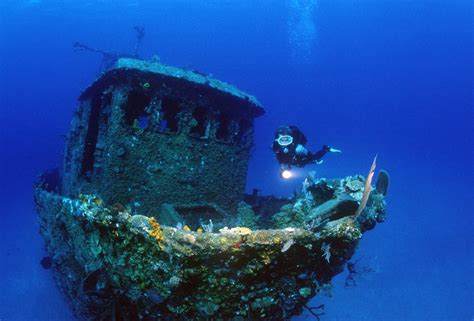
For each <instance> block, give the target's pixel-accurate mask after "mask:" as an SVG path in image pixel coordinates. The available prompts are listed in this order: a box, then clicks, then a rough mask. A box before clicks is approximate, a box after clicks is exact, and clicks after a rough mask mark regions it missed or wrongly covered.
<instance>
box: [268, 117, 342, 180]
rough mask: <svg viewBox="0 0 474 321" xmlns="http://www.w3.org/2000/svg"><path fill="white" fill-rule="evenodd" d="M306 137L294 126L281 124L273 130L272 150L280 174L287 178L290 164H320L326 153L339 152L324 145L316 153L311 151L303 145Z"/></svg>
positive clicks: (299, 165)
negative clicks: (278, 165) (278, 164)
mask: <svg viewBox="0 0 474 321" xmlns="http://www.w3.org/2000/svg"><path fill="white" fill-rule="evenodd" d="M306 142H307V139H306V136H305V135H304V134H303V132H302V131H301V130H300V129H299V128H298V127H296V126H293V125H289V126H282V127H280V128H278V129H277V131H276V132H275V140H274V141H273V145H272V150H273V152H274V153H275V156H276V158H277V160H278V162H279V163H280V171H281V172H280V175H281V176H282V177H283V178H289V177H290V176H291V173H290V172H289V170H290V169H291V166H297V167H304V166H306V165H308V164H321V163H322V162H323V160H322V159H321V158H322V157H323V156H324V155H326V154H327V153H341V151H340V150H338V149H335V148H332V147H329V146H327V145H324V146H323V148H322V149H321V150H319V151H317V152H316V153H311V152H310V151H309V150H308V149H307V148H306V147H305V146H304V145H305V144H306Z"/></svg>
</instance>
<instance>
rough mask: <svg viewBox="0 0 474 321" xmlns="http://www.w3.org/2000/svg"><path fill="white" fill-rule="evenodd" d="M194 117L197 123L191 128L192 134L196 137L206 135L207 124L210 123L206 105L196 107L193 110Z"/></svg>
mask: <svg viewBox="0 0 474 321" xmlns="http://www.w3.org/2000/svg"><path fill="white" fill-rule="evenodd" d="M193 119H194V120H196V125H195V126H194V127H192V128H191V132H190V133H191V135H193V136H196V137H205V136H206V125H207V123H208V119H207V109H206V108H204V107H198V108H196V109H195V110H194V112H193Z"/></svg>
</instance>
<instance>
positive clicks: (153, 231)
mask: <svg viewBox="0 0 474 321" xmlns="http://www.w3.org/2000/svg"><path fill="white" fill-rule="evenodd" d="M148 223H149V224H150V235H151V236H153V237H154V238H155V239H156V240H157V241H163V240H164V236H163V231H162V230H161V226H160V224H158V222H157V221H156V220H155V218H153V217H150V218H148Z"/></svg>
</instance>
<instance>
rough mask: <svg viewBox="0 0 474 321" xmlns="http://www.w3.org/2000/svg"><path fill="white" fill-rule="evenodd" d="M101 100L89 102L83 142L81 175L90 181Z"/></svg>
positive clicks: (94, 99) (98, 97) (98, 98)
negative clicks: (89, 107)
mask: <svg viewBox="0 0 474 321" xmlns="http://www.w3.org/2000/svg"><path fill="white" fill-rule="evenodd" d="M101 105H102V99H101V97H100V96H97V97H95V98H93V99H92V101H91V110H90V115H89V122H88V125H87V132H86V138H85V141H84V154H83V156H82V164H81V165H82V167H81V175H82V176H84V177H86V179H90V178H91V176H92V170H93V169H94V152H95V148H96V145H97V136H98V135H99V118H100V107H101Z"/></svg>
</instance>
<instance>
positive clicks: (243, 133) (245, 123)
mask: <svg viewBox="0 0 474 321" xmlns="http://www.w3.org/2000/svg"><path fill="white" fill-rule="evenodd" d="M251 128H252V123H251V122H250V121H249V120H248V119H241V120H240V122H239V134H238V137H237V141H238V142H239V144H240V145H246V144H247V143H248V136H249V134H250V129H251Z"/></svg>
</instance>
